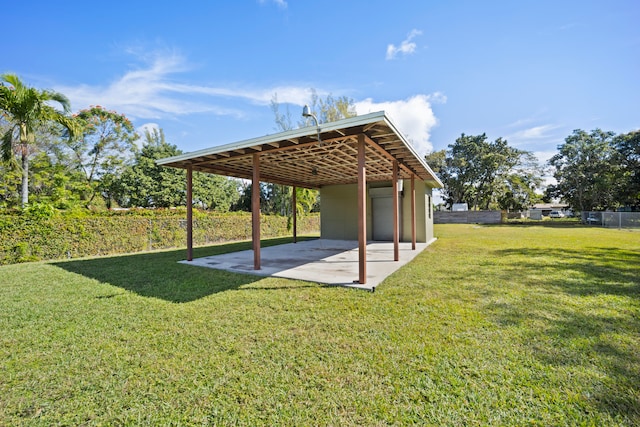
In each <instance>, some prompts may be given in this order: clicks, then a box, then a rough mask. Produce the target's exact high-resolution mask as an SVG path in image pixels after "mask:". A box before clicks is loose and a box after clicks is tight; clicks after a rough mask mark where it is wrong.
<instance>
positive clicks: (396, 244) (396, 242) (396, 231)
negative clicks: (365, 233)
mask: <svg viewBox="0 0 640 427" xmlns="http://www.w3.org/2000/svg"><path fill="white" fill-rule="evenodd" d="M392 182H393V185H392V186H393V260H394V261H399V260H400V227H399V224H398V217H399V215H398V161H397V160H394V161H393V177H392Z"/></svg>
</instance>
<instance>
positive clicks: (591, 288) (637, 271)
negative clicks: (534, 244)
mask: <svg viewBox="0 0 640 427" xmlns="http://www.w3.org/2000/svg"><path fill="white" fill-rule="evenodd" d="M494 253H495V254H496V256H498V257H509V256H517V257H518V258H519V259H521V258H522V257H524V258H526V259H527V261H525V262H522V261H520V262H518V264H517V268H516V269H514V270H513V271H510V272H509V273H508V276H509V277H518V276H521V277H522V276H526V274H527V273H532V274H534V275H539V274H540V273H541V272H546V273H548V274H547V275H546V277H548V278H549V279H548V280H547V281H545V283H546V284H548V285H551V286H556V287H559V288H561V289H562V290H563V291H565V292H567V293H569V294H572V295H582V296H584V295H593V294H611V295H623V296H631V297H640V249H638V250H632V249H620V248H615V247H588V248H585V249H584V250H570V249H551V248H545V249H544V250H541V249H535V248H517V249H503V250H498V251H494ZM549 260H553V262H550V261H549ZM569 274H571V275H574V276H575V275H576V274H578V275H580V276H581V277H582V279H581V280H579V281H577V280H566V278H567V276H568V275H569Z"/></svg>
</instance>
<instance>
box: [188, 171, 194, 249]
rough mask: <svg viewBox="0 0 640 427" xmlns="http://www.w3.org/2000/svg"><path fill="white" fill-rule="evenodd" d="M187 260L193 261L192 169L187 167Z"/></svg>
mask: <svg viewBox="0 0 640 427" xmlns="http://www.w3.org/2000/svg"><path fill="white" fill-rule="evenodd" d="M187 261H193V170H192V169H191V166H189V167H187Z"/></svg>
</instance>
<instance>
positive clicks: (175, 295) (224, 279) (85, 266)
mask: <svg viewBox="0 0 640 427" xmlns="http://www.w3.org/2000/svg"><path fill="white" fill-rule="evenodd" d="M298 239H299V240H309V239H312V238H304V237H303V238H298ZM290 242H291V239H290V238H277V239H267V240H263V241H262V242H261V246H262V247H267V246H274V245H280V244H284V243H290ZM249 249H251V242H234V243H225V244H220V245H214V246H206V247H199V248H194V251H193V256H194V258H199V257H206V256H211V255H219V254H223V253H229V252H237V251H243V250H249ZM185 257H186V250H185V249H177V250H170V251H160V252H147V253H141V254H132V255H119V256H109V257H101V258H92V259H82V260H70V261H61V262H53V263H52V265H55V266H57V267H59V268H62V269H64V270H66V271H69V272H71V273H75V274H81V275H83V276H85V277H88V278H91V279H95V280H98V281H99V282H102V283H107V284H110V285H113V286H117V287H119V288H122V289H126V290H128V291H131V292H134V293H136V294H138V295H141V296H144V297H152V298H159V299H162V300H165V301H170V302H175V303H184V302H190V301H195V300H198V299H200V298H203V297H206V296H208V295H212V294H215V293H218V292H223V291H228V290H235V289H239V288H240V287H243V286H245V285H248V284H251V283H254V282H258V281H260V280H262V279H264V277H260V276H254V275H251V274H237V273H231V272H227V271H222V270H215V269H211V268H203V267H197V266H192V265H187V264H180V263H178V261H181V260H184V259H185ZM292 287H295V288H299V287H300V286H299V285H296V286H292ZM283 288H284V287H283V286H278V287H277V288H276V287H274V288H269V287H265V286H260V287H259V288H256V289H283ZM243 289H244V288H243ZM251 289H253V288H251ZM116 295H117V293H116V294H113V295H107V296H102V297H101V298H110V297H114V296H116Z"/></svg>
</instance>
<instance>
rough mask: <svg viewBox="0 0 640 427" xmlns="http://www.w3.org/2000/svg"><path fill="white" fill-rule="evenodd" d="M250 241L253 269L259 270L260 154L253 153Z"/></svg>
mask: <svg viewBox="0 0 640 427" xmlns="http://www.w3.org/2000/svg"><path fill="white" fill-rule="evenodd" d="M251 241H252V243H253V269H254V270H260V154H259V153H254V155H253V177H252V180H251Z"/></svg>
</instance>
